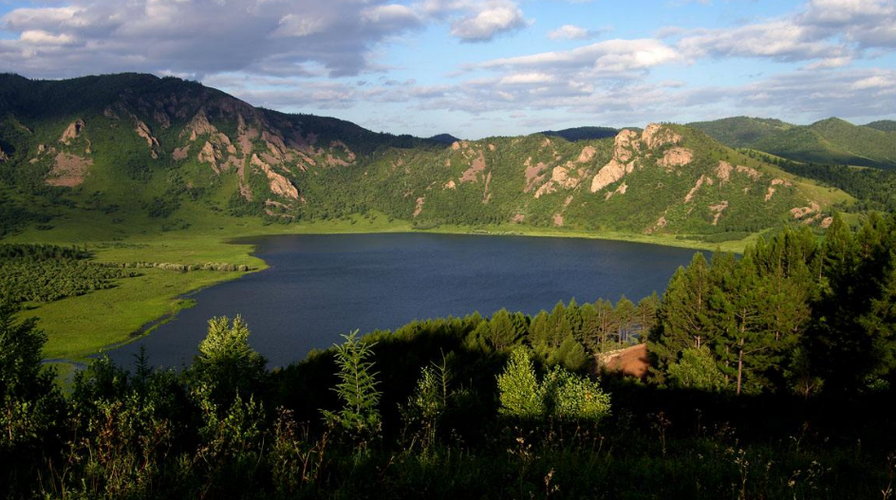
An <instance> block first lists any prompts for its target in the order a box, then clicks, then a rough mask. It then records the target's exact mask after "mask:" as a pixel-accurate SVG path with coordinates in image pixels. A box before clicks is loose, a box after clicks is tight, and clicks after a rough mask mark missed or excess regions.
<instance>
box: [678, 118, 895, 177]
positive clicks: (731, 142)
mask: <svg viewBox="0 0 896 500" xmlns="http://www.w3.org/2000/svg"><path fill="white" fill-rule="evenodd" d="M689 126H691V127H694V128H697V129H700V130H702V131H704V132H706V134H707V135H709V136H710V137H712V138H714V139H716V140H717V141H719V142H721V143H723V144H725V145H727V146H729V147H732V148H750V149H756V150H760V151H764V152H767V153H771V154H773V155H776V156H781V157H784V158H787V159H791V160H795V161H802V162H812V163H824V164H838V165H839V164H842V165H859V166H867V167H878V168H887V169H890V168H896V122H894V121H892V120H883V121H876V122H872V123H869V124H867V125H853V124H851V123H849V122H847V121H845V120H841V119H839V118H828V119H826V120H821V121H818V122H815V123H813V124H811V125H793V124H790V123H786V122H783V121H781V120H774V119H765V118H749V117H746V116H738V117H735V118H723V119H721V120H715V121H709V122H695V123H690V124H689Z"/></svg>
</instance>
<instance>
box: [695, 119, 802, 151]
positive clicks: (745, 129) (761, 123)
mask: <svg viewBox="0 0 896 500" xmlns="http://www.w3.org/2000/svg"><path fill="white" fill-rule="evenodd" d="M688 126H690V127H694V128H697V129H700V130H702V131H704V132H706V134H707V135H709V136H710V137H712V138H713V139H715V140H717V141H719V142H721V143H722V144H725V145H726V146H729V147H732V148H744V147H752V145H753V144H756V143H757V142H759V141H762V140H765V139H768V138H770V137H774V136H776V135H779V134H781V133H782V132H785V131H787V130H790V129H792V128H793V127H795V125H791V124H789V123H785V122H782V121H781V120H775V119H771V118H752V117H749V116H735V117H732V118H722V119H720V120H714V121H708V122H694V123H690V124H688Z"/></svg>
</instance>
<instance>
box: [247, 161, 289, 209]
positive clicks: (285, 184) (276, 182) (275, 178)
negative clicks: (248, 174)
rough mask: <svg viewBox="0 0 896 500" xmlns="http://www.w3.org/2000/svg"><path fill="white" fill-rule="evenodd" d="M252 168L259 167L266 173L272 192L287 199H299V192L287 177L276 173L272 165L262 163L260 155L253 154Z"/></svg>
mask: <svg viewBox="0 0 896 500" xmlns="http://www.w3.org/2000/svg"><path fill="white" fill-rule="evenodd" d="M250 162H251V164H252V166H255V167H258V168H260V169H261V170H262V172H264V173H265V175H267V177H268V181H269V182H270V188H271V192H272V193H274V194H276V195H279V196H283V197H285V198H292V199H294V200H298V199H299V191H298V190H297V189H296V187H295V186H293V185H292V184H291V183H290V182H289V180H287V179H286V177H283V176H282V175H280V174H278V173H277V172H274V170H273V169H272V168H271V166H270V165H268V164H267V163H265V162H263V161H261V159H260V158H258V155H255V154H253V155H252V159H251V160H250Z"/></svg>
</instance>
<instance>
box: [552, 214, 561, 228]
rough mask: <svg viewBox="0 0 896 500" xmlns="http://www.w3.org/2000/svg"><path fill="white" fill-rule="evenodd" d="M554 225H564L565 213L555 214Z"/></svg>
mask: <svg viewBox="0 0 896 500" xmlns="http://www.w3.org/2000/svg"><path fill="white" fill-rule="evenodd" d="M553 219H554V225H555V226H557V227H563V214H554V218H553Z"/></svg>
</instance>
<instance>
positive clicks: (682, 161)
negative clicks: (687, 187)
mask: <svg viewBox="0 0 896 500" xmlns="http://www.w3.org/2000/svg"><path fill="white" fill-rule="evenodd" d="M693 159H694V152H693V151H691V150H690V149H688V148H682V147H674V148H670V149H667V150H666V152H665V153H663V157H662V158H660V159H659V160H657V162H656V164H657V165H659V166H661V167H663V168H665V169H666V170H672V168H674V167H683V166H685V165H687V164H688V163H691V161H692V160H693Z"/></svg>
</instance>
